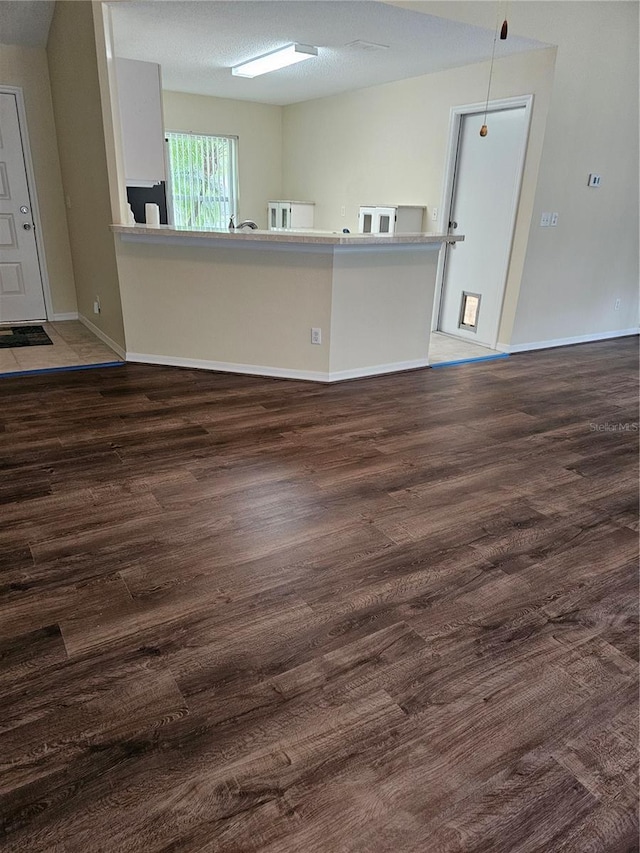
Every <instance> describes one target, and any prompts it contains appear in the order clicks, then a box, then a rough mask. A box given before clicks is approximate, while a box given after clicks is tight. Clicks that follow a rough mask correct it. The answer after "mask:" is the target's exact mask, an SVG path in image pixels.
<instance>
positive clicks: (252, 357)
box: [118, 238, 332, 374]
mask: <svg viewBox="0 0 640 853" xmlns="http://www.w3.org/2000/svg"><path fill="white" fill-rule="evenodd" d="M118 239H119V238H118ZM118 266H119V270H120V279H121V281H122V301H123V307H124V315H125V323H126V332H127V349H128V352H129V353H130V354H133V358H134V360H136V357H137V356H139V355H143V356H157V357H158V360H159V361H160V362H162V361H166V360H169V363H170V362H171V360H172V359H173V360H175V359H179V358H189V359H196V360H198V361H207V362H216V363H218V364H219V365H220V367H222V368H223V369H224V367H225V366H226V367H227V368H229V369H231V367H232V366H233V365H254V366H256V367H270V368H280V369H287V370H301V371H311V372H318V373H323V374H326V373H328V371H329V327H330V319H331V275H332V273H331V267H332V257H331V255H330V254H329V253H322V254H321V253H315V252H311V253H306V252H283V251H277V250H268V249H236V248H232V249H226V248H219V249H213V248H208V247H199V246H166V245H159V244H146V243H125V242H122V243H121V244H120V246H119V249H118ZM312 326H318V327H320V328H322V329H323V330H324V331H325V332H326V338H325V340H324V342H323V345H322V346H312V345H311V342H310V330H311V327H312ZM209 366H214V365H211V364H210V365H209ZM256 372H258V371H256Z"/></svg>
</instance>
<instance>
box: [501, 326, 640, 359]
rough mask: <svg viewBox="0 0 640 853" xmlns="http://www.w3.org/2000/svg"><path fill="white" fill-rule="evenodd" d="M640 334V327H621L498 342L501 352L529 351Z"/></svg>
mask: <svg viewBox="0 0 640 853" xmlns="http://www.w3.org/2000/svg"><path fill="white" fill-rule="evenodd" d="M637 334H640V327H638V328H635V329H619V330H618V331H615V332H597V333H595V334H591V335H576V336H575V337H573V338H556V339H555V340H552V341H532V342H531V343H528V344H496V349H497V350H498V351H499V352H507V353H514V352H529V351H530V350H536V349H551V348H552V347H568V346H571V345H572V344H588V343H593V342H594V341H607V340H610V339H611V338H628V337H629V336H630V335H637Z"/></svg>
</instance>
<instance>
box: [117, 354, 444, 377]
mask: <svg viewBox="0 0 640 853" xmlns="http://www.w3.org/2000/svg"><path fill="white" fill-rule="evenodd" d="M126 358H127V361H132V362H138V363H140V364H162V365H165V366H166V367H190V368H195V369H196V370H212V371H218V372H219V373H241V374H244V375H249V376H266V377H268V378H270V379H301V380H305V381H308V382H342V381H344V380H345V379H361V378H363V377H366V376H379V375H381V374H383V373H398V372H400V371H402V370H415V369H416V368H419V367H428V366H429V365H428V363H427V360H426V359H418V360H416V361H401V362H396V363H395V364H378V365H375V366H374V367H362V368H355V369H354V370H338V371H334V372H332V373H325V372H323V371H319V370H293V369H290V368H286V367H263V366H262V365H259V364H234V363H232V362H227V361H204V360H202V359H199V358H178V357H176V356H164V355H149V354H147V353H141V352H128V353H127V355H126Z"/></svg>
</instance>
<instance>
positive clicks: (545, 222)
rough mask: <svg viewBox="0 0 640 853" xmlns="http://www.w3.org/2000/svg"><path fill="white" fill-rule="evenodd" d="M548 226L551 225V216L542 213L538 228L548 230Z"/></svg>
mask: <svg viewBox="0 0 640 853" xmlns="http://www.w3.org/2000/svg"><path fill="white" fill-rule="evenodd" d="M550 225H551V214H550V213H543V214H542V216H541V217H540V227H541V228H548V227H549V226H550Z"/></svg>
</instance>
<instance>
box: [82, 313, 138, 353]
mask: <svg viewBox="0 0 640 853" xmlns="http://www.w3.org/2000/svg"><path fill="white" fill-rule="evenodd" d="M78 320H80V322H81V323H82V325H83V326H86V327H87V329H89V331H90V332H92V333H93V334H94V335H95V336H96V338H100V340H101V341H102V343H104V344H106V345H107V346H108V347H110V348H111V349H112V350H113V351H114V352H115V354H116V355H119V356H120V358H124V359H125V360H126V358H127V354H126V352H125V351H124V350H123V348H122V347H121V346H120V344H117V343H116V342H115V341H114V340H113V339H112V338H110V337H109V335H105V333H104V332H103V331H102V329H99V328H98V327H97V326H96V325H95V324H94V323H92V322H91V320H88V319H87V318H86V317H85V316H84V315H83V314H78Z"/></svg>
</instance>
